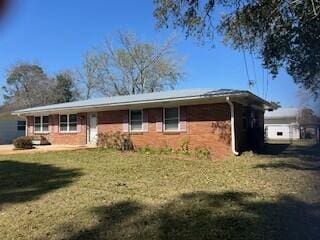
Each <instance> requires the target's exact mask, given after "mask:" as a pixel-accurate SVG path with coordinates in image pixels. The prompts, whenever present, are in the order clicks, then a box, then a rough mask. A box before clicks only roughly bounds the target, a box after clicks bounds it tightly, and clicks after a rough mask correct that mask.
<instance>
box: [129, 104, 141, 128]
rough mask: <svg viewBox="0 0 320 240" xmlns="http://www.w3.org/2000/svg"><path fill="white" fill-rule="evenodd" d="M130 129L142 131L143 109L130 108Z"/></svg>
mask: <svg viewBox="0 0 320 240" xmlns="http://www.w3.org/2000/svg"><path fill="white" fill-rule="evenodd" d="M130 131H133V132H134V131H142V110H141V109H140V110H130Z"/></svg>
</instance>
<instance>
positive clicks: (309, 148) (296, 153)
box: [262, 143, 320, 161]
mask: <svg viewBox="0 0 320 240" xmlns="http://www.w3.org/2000/svg"><path fill="white" fill-rule="evenodd" d="M262 154H264V155H277V156H279V157H301V158H304V159H305V160H308V159H317V160H319V161H320V144H310V145H295V144H292V145H290V144H276V143H274V144H270V143H267V144H265V147H264V151H263V153H262Z"/></svg>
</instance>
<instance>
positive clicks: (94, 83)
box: [79, 52, 104, 99]
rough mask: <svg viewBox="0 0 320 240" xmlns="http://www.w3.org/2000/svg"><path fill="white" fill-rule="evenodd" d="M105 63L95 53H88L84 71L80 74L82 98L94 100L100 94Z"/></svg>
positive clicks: (83, 67)
mask: <svg viewBox="0 0 320 240" xmlns="http://www.w3.org/2000/svg"><path fill="white" fill-rule="evenodd" d="M103 67H104V63H103V59H101V58H100V57H99V56H98V55H97V54H95V53H94V52H88V53H87V54H86V55H85V57H84V62H83V66H82V70H81V71H80V72H79V76H80V77H79V79H80V80H79V82H80V85H82V92H83V94H82V98H84V99H89V98H92V97H93V96H94V95H95V94H96V93H97V92H99V83H100V82H101V81H102V78H103V75H104V71H103Z"/></svg>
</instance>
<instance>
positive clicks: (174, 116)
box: [164, 107, 179, 131]
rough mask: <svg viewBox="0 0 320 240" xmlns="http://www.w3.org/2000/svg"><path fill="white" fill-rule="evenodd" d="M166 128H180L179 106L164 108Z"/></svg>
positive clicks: (172, 129) (170, 129) (167, 129)
mask: <svg viewBox="0 0 320 240" xmlns="http://www.w3.org/2000/svg"><path fill="white" fill-rule="evenodd" d="M164 130H165V131H177V130H179V108H177V107H175V108H165V109H164Z"/></svg>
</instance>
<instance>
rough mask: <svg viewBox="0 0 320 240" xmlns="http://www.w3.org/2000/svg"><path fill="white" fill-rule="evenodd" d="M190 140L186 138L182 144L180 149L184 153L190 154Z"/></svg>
mask: <svg viewBox="0 0 320 240" xmlns="http://www.w3.org/2000/svg"><path fill="white" fill-rule="evenodd" d="M189 144H190V142H189V140H188V139H185V140H183V141H182V143H181V146H180V151H181V152H182V153H184V154H189Z"/></svg>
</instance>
